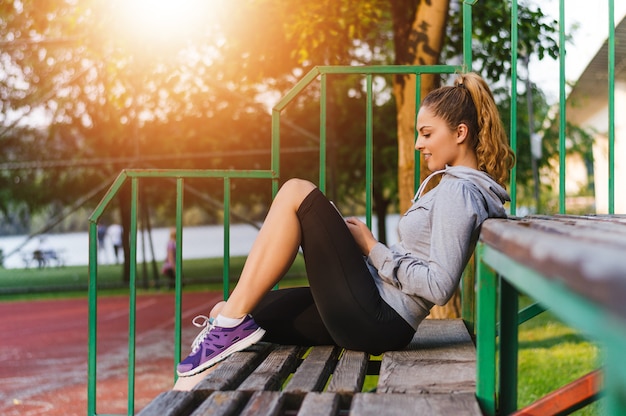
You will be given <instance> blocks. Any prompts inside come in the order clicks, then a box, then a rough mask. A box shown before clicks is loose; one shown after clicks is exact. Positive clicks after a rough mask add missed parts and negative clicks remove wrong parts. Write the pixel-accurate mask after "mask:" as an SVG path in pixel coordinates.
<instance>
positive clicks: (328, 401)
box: [298, 392, 339, 416]
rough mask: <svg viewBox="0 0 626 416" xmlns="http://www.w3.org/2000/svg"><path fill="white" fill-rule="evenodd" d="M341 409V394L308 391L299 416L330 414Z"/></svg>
mask: <svg viewBox="0 0 626 416" xmlns="http://www.w3.org/2000/svg"><path fill="white" fill-rule="evenodd" d="M338 411H339V395H338V394H335V393H328V392H323V393H318V392H311V393H307V395H306V396H305V397H304V400H303V401H302V405H301V406H300V409H299V410H298V416H329V415H336V414H337V412H338Z"/></svg>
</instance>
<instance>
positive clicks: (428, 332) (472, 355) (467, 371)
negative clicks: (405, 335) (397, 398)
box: [376, 319, 476, 394]
mask: <svg viewBox="0 0 626 416" xmlns="http://www.w3.org/2000/svg"><path fill="white" fill-rule="evenodd" d="M410 348H411V349H410V350H404V351H389V352H387V353H385V355H384V356H383V360H382V364H381V369H380V376H379V379H378V385H377V387H376V391H377V392H378V393H410V394H426V393H459V392H462V393H470V392H475V391H476V350H475V347H474V344H473V343H472V340H471V338H470V336H469V334H468V332H467V329H466V328H465V325H464V324H463V321H462V320H460V319H444V320H435V319H427V320H425V321H424V322H422V324H421V325H420V327H419V328H418V331H417V333H416V336H415V338H414V341H413V342H412V343H411V345H410Z"/></svg>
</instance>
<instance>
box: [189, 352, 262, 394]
mask: <svg viewBox="0 0 626 416" xmlns="http://www.w3.org/2000/svg"><path fill="white" fill-rule="evenodd" d="M271 346H272V344H268V343H262V342H260V343H257V344H255V345H253V346H252V347H250V348H248V349H246V350H244V351H239V352H236V353H234V354H233V355H231V356H230V357H228V358H227V359H226V360H224V361H222V362H220V363H218V364H217V365H216V368H215V369H214V370H213V371H211V372H210V373H208V374H207V376H206V377H205V378H204V379H203V380H202V381H200V382H199V383H198V384H197V385H196V386H195V387H194V391H195V390H203V391H206V392H209V393H212V392H214V391H216V390H235V389H236V388H237V387H238V386H239V384H240V383H241V382H242V381H243V380H244V379H245V378H246V377H248V375H250V373H252V371H254V369H255V368H256V367H257V366H258V365H259V364H260V363H261V362H262V361H263V359H264V358H265V357H266V356H267V355H268V354H269V351H270V347H271Z"/></svg>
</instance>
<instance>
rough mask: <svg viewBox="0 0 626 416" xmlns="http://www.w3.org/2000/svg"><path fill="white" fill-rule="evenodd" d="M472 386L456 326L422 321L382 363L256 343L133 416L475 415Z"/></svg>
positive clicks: (463, 333)
mask: <svg viewBox="0 0 626 416" xmlns="http://www.w3.org/2000/svg"><path fill="white" fill-rule="evenodd" d="M366 376H378V381H377V383H376V386H375V388H373V389H372V391H365V392H364V391H363V385H364V380H365V379H366ZM475 380H476V351H475V347H474V344H473V342H472V340H471V338H470V336H469V334H468V332H467V329H466V327H465V325H464V323H463V321H462V320H460V319H449V320H448V319H445V320H430V319H427V320H426V321H424V322H423V323H422V325H421V326H420V328H419V329H418V331H417V334H416V336H415V338H414V339H413V341H412V342H411V345H410V346H409V348H407V349H406V350H402V351H391V352H387V353H385V354H383V355H382V358H380V357H370V356H369V355H368V354H366V353H363V352H357V351H349V350H342V349H341V348H337V347H331V346H318V347H312V348H303V347H296V346H285V345H274V344H269V343H263V342H261V343H258V344H257V345H254V346H253V347H251V348H249V349H247V350H245V351H241V352H238V353H235V354H233V355H232V356H230V357H228V358H227V359H226V360H224V361H223V362H221V363H218V364H217V365H215V366H214V367H212V368H211V369H208V370H206V371H205V372H204V373H203V374H202V376H201V379H200V381H199V382H198V383H197V384H196V385H195V386H194V387H193V388H192V389H191V390H189V391H179V390H170V391H167V392H164V393H162V394H160V395H159V396H158V397H156V398H155V399H154V400H153V401H152V402H151V403H149V404H148V405H147V406H146V407H145V408H144V409H143V410H142V411H141V412H140V413H139V414H140V415H142V416H145V415H159V416H162V415H209V414H210V415H239V414H241V415H255V416H257V415H290V414H293V415H296V414H297V415H303V416H304V415H320V416H321V415H344V414H354V415H375V416H381V415H414V414H415V415H418V414H424V415H426V414H427V415H460V414H462V415H480V414H482V413H481V411H480V408H479V406H478V402H477V400H476V396H475V391H476V382H475Z"/></svg>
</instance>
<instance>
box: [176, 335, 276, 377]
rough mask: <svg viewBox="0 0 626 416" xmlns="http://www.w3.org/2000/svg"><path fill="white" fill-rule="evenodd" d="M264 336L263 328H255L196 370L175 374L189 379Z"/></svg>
mask: <svg viewBox="0 0 626 416" xmlns="http://www.w3.org/2000/svg"><path fill="white" fill-rule="evenodd" d="M264 335H265V330H264V329H263V328H257V330H256V331H254V332H253V333H251V334H250V335H248V336H247V337H245V338H243V339H240V340H239V341H237V342H235V343H234V344H233V345H231V346H230V347H228V348H227V349H225V350H224V351H222V352H221V353H219V354H218V355H216V356H215V357H213V358H211V359H210V360H209V361H207V362H205V363H204V364H201V365H199V366H197V367H196V368H194V369H192V370H189V371H186V372H184V373H181V372H179V371H176V373H177V374H178V376H179V377H189V376H193V375H195V374H198V373H201V372H202V371H204V370H206V369H207V368H209V367H212V366H214V365H215V364H217V363H218V362H220V361H222V360H223V359H225V358H226V357H228V356H229V355H231V354H233V353H236V352H237V351H241V350H245V349H246V348H248V347H249V346H251V345H253V344H256V343H257V342H259V341H260V340H261V338H263V336H264Z"/></svg>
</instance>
